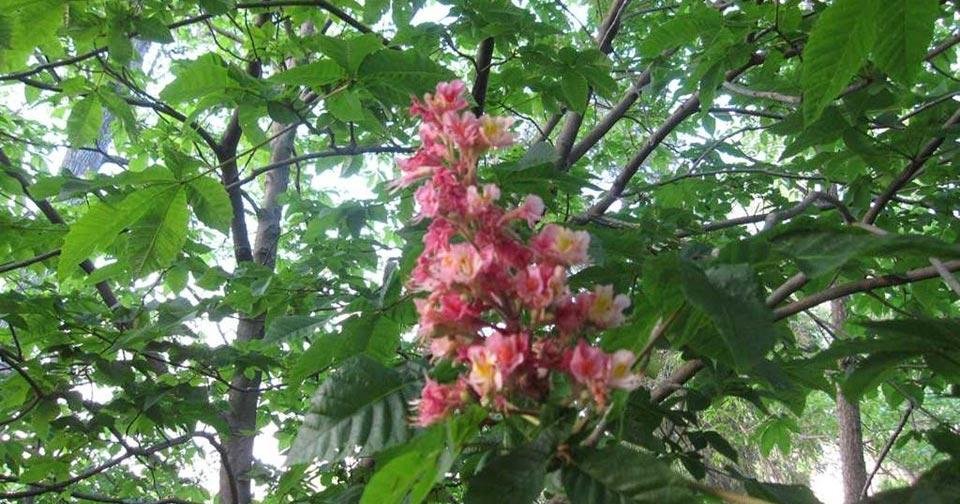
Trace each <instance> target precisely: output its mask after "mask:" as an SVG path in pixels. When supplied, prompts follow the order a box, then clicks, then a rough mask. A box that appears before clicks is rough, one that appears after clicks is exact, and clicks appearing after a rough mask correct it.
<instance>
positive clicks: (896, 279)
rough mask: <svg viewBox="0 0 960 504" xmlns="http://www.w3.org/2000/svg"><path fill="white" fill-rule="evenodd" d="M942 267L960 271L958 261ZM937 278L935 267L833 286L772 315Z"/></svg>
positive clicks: (776, 317)
mask: <svg viewBox="0 0 960 504" xmlns="http://www.w3.org/2000/svg"><path fill="white" fill-rule="evenodd" d="M943 265H944V267H945V268H946V269H947V271H951V272H953V271H957V270H960V260H954V261H947V262H945V263H943ZM939 276H940V273H939V272H937V269H936V268H935V267H933V266H927V267H925V268H917V269H912V270H909V271H906V272H904V273H900V274H889V275H883V276H879V277H873V278H864V279H863V280H858V281H855V282H849V283H845V284H841V285H834V286H833V287H830V288H827V289H824V290H822V291H820V292H818V293H816V294H812V295H810V296H807V297H805V298H803V299H801V300H799V301H794V302H793V303H790V304H788V305H786V306H783V307H781V308H777V309H775V310H774V311H773V313H774V316H775V319H776V320H780V319H783V318H785V317H789V316H790V315H793V314H795V313H799V312H801V311H803V310H806V309H808V308H812V307H814V306H817V305H819V304H822V303H825V302H827V301H830V300H833V299H839V298H842V297H844V296H849V295H850V294H855V293H858V292H865V291H871V290H874V289H879V288H882V287H893V286H896V285H903V284H908V283H913V282H919V281H921V280H928V279H931V278H937V277H939Z"/></svg>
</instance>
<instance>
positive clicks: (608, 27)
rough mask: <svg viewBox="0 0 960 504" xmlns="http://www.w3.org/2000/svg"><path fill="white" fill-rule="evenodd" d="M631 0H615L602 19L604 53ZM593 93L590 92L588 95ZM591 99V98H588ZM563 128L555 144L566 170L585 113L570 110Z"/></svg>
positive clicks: (599, 37)
mask: <svg viewBox="0 0 960 504" xmlns="http://www.w3.org/2000/svg"><path fill="white" fill-rule="evenodd" d="M628 3H630V0H614V1H613V2H612V3H611V4H610V8H609V9H607V13H606V14H605V15H604V16H603V20H602V21H600V28H599V29H598V30H597V36H596V43H597V48H598V49H600V52H602V53H604V54H609V53H610V51H611V50H612V49H613V38H614V37H616V36H617V32H618V31H620V16H621V15H622V14H623V10H624V9H625V8H626V7H627V4H628ZM590 94H591V93H588V96H589V95H590ZM588 99H589V98H588ZM564 118H565V120H564V123H563V129H561V130H560V134H559V135H558V136H557V141H556V142H555V143H554V145H555V146H556V148H557V154H558V155H559V156H558V158H559V159H558V161H557V163H558V167H559V168H560V169H561V170H566V169H567V168H568V167H569V166H570V164H571V163H570V162H569V160H568V158H569V156H570V151H571V149H572V148H573V143H574V142H575V141H576V140H577V133H578V132H579V131H580V125H581V124H583V114H580V113H579V112H576V111H573V110H570V111H568V112H567V113H566V114H565V115H564Z"/></svg>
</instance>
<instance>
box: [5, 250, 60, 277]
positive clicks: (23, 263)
mask: <svg viewBox="0 0 960 504" xmlns="http://www.w3.org/2000/svg"><path fill="white" fill-rule="evenodd" d="M58 255H60V249H56V250H51V251H50V252H46V253H43V254H40V255H38V256H35V257H31V258H29V259H24V260H22V261H16V262H8V263H6V264H0V273H6V272H8V271H13V270H15V269H20V268H26V267H27V266H30V265H31V264H36V263H38V262H42V261H46V260H47V259H50V258H51V257H56V256H58Z"/></svg>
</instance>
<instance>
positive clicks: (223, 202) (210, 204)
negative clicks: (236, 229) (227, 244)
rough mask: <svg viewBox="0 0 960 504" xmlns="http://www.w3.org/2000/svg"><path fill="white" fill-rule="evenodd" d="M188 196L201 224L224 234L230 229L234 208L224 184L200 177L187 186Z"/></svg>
mask: <svg viewBox="0 0 960 504" xmlns="http://www.w3.org/2000/svg"><path fill="white" fill-rule="evenodd" d="M187 196H188V199H189V201H190V206H191V207H193V211H194V212H195V213H196V214H197V218H198V219H200V221H201V222H203V223H204V224H206V225H207V226H210V227H212V228H213V229H216V230H218V231H222V232H224V233H226V232H227V230H229V229H230V221H231V220H232V219H233V207H231V206H230V197H229V196H227V191H226V190H224V188H223V184H221V183H220V182H219V181H217V180H214V179H212V178H210V177H199V178H196V179H194V180H191V181H190V183H189V184H188V185H187Z"/></svg>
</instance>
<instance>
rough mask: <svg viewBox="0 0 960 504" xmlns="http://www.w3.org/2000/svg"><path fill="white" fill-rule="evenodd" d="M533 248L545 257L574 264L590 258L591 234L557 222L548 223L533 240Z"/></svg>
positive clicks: (584, 261) (561, 262)
mask: <svg viewBox="0 0 960 504" xmlns="http://www.w3.org/2000/svg"><path fill="white" fill-rule="evenodd" d="M531 245H532V246H533V249H534V250H536V251H537V252H538V253H539V254H540V255H542V256H543V257H545V258H547V259H550V260H553V261H556V262H558V263H560V264H565V265H568V266H572V265H575V264H583V263H586V262H587V261H588V260H589V256H588V255H587V249H588V248H589V247H590V234H589V233H587V232H586V231H573V230H571V229H567V228H565V227H563V226H559V225H557V224H547V225H546V226H545V227H544V228H543V230H542V231H540V233H539V234H537V235H536V236H534V237H533V239H532V240H531Z"/></svg>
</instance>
